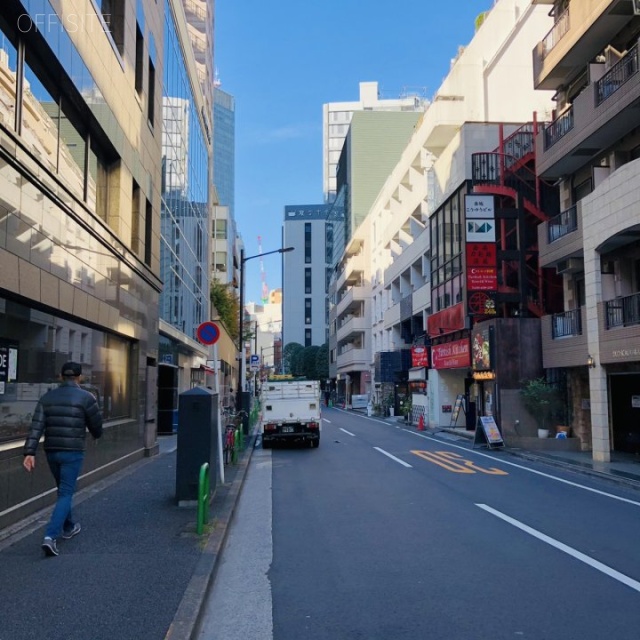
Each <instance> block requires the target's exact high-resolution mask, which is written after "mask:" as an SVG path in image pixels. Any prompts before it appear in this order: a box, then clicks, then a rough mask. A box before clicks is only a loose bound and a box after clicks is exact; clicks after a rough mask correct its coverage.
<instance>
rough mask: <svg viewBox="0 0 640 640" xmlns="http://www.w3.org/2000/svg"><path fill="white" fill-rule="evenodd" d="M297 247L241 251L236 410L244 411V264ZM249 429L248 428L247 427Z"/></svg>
mask: <svg viewBox="0 0 640 640" xmlns="http://www.w3.org/2000/svg"><path fill="white" fill-rule="evenodd" d="M294 249H295V247H283V248H280V249H275V250H273V251H266V252H265V253H257V254H256V255H255V256H248V257H246V258H245V255H244V249H240V313H239V316H240V321H239V323H238V325H239V326H238V350H239V351H240V362H239V363H238V364H239V366H238V392H237V393H236V409H237V410H238V411H240V410H241V409H242V392H243V390H244V389H243V387H244V384H243V381H242V373H243V372H242V365H243V360H244V357H245V356H244V353H245V352H244V336H243V329H244V327H243V325H244V264H245V262H249V260H253V259H254V258H261V257H262V256H268V255H271V254H272V253H287V252H289V251H293V250H294ZM247 429H248V427H247Z"/></svg>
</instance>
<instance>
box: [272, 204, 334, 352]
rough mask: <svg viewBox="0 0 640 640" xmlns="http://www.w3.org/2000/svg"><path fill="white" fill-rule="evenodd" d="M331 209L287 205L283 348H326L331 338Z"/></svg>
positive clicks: (326, 206) (327, 206)
mask: <svg viewBox="0 0 640 640" xmlns="http://www.w3.org/2000/svg"><path fill="white" fill-rule="evenodd" d="M330 209H331V207H330V205H325V204H318V205H287V206H286V207H285V208H284V226H283V246H284V247H294V248H295V251H290V252H287V253H284V254H283V273H282V285H283V299H284V305H283V318H284V325H283V344H284V345H285V346H286V345H287V344H289V343H291V342H297V343H299V344H301V345H302V346H304V347H309V346H312V345H317V346H320V345H323V344H324V343H325V342H326V341H327V338H328V323H329V303H328V299H327V286H328V282H329V278H330V277H331V269H332V264H333V223H332V222H331V221H328V220H327V215H328V213H329V211H330Z"/></svg>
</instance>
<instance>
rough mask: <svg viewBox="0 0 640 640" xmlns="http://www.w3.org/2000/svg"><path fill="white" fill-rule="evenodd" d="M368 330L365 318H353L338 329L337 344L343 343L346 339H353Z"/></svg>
mask: <svg viewBox="0 0 640 640" xmlns="http://www.w3.org/2000/svg"><path fill="white" fill-rule="evenodd" d="M369 328H370V327H369V323H368V322H367V319H366V318H364V317H356V316H353V317H351V318H350V319H349V320H347V321H346V322H344V323H343V324H342V326H340V327H339V328H338V331H337V337H338V342H343V341H344V340H347V339H348V338H352V339H353V336H354V335H356V334H359V333H364V332H365V331H367V330H368V329H369Z"/></svg>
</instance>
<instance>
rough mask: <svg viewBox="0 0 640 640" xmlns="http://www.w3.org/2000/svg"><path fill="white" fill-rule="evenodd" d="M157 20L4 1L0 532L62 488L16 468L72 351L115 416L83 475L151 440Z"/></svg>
mask: <svg viewBox="0 0 640 640" xmlns="http://www.w3.org/2000/svg"><path fill="white" fill-rule="evenodd" d="M107 4H108V5H109V6H110V7H111V8H112V9H113V11H112V13H111V14H109V16H111V15H112V16H113V20H112V21H110V20H111V18H110V17H109V16H107V14H106V13H105V12H106V9H105V7H106V6H107ZM161 15H162V7H161V6H158V5H157V3H156V2H155V0H111V2H110V3H106V2H104V1H103V2H98V3H97V4H96V3H93V4H91V6H90V8H89V9H88V10H87V11H86V12H83V13H82V15H80V14H78V13H71V12H69V11H66V10H65V3H58V2H56V3H50V2H49V1H48V0H28V1H24V2H19V1H18V0H3V2H2V4H1V6H0V528H3V527H4V526H7V525H8V524H10V523H12V522H14V521H17V520H19V519H21V518H22V517H24V516H26V515H28V514H29V513H31V512H33V511H35V510H37V509H40V508H42V507H44V506H46V505H47V504H49V503H50V502H51V499H52V497H53V496H54V493H55V491H51V489H52V488H53V489H55V485H54V483H53V480H52V478H51V477H50V475H49V474H48V471H47V465H46V463H44V461H43V460H41V461H40V463H39V464H38V465H37V466H36V469H35V471H34V475H33V477H32V479H31V481H30V482H28V483H27V482H24V481H23V478H22V477H21V476H19V475H18V474H21V473H22V468H21V462H22V445H23V443H24V436H25V434H26V432H27V430H28V428H29V425H30V422H31V416H32V414H33V411H34V409H35V406H36V404H37V401H38V399H39V398H40V397H41V396H42V395H43V394H44V393H45V392H46V391H47V390H48V389H49V388H51V387H52V386H55V385H56V384H57V383H58V382H59V373H60V367H61V366H62V364H63V363H64V362H65V361H68V360H75V361H77V362H80V363H81V365H82V371H83V380H82V384H83V385H84V386H85V387H86V388H87V389H89V390H90V391H91V392H92V393H94V395H95V396H96V398H97V399H98V402H99V404H100V407H101V409H102V412H103V415H104V419H105V431H104V436H103V440H102V441H101V443H100V449H99V450H98V449H94V448H90V449H89V450H88V451H87V455H86V458H85V464H84V472H85V473H89V474H91V477H94V478H99V477H100V476H101V475H106V474H107V473H110V472H111V471H112V470H115V469H117V468H118V467H119V466H122V465H124V464H128V463H129V462H131V461H132V460H135V459H137V457H142V456H143V455H151V454H153V453H154V452H156V451H157V446H158V445H157V438H156V426H155V423H154V420H153V418H154V416H155V413H156V408H157V405H156V392H155V380H156V370H157V360H158V331H157V327H158V305H159V293H160V289H161V280H160V259H159V249H160V242H159V236H160V182H161V179H160V177H161V171H160V157H161V136H160V128H159V127H158V126H157V124H154V118H153V114H154V113H157V112H158V111H159V105H160V92H159V91H157V88H158V87H156V85H155V82H154V75H153V70H154V68H155V66H156V64H157V57H156V56H157V55H158V52H157V50H156V44H155V43H156V42H161V41H162V33H161V32H159V31H158V27H156V26H155V25H160V24H161V20H162V18H161ZM107 18H109V19H107ZM125 22H129V23H135V24H136V25H137V31H138V32H139V37H138V38H137V39H134V38H129V37H128V36H127V35H126V34H125V32H124V30H123V25H124V24H125ZM154 29H155V31H154ZM87 33H89V34H90V35H91V37H90V38H87V37H86V34H87ZM125 60H137V61H138V63H139V64H137V67H138V68H137V69H134V68H132V66H131V65H128V64H125ZM136 74H137V75H136ZM142 149H144V150H145V151H144V153H143V152H142ZM41 455H42V451H41V450H40V451H39V453H38V456H41Z"/></svg>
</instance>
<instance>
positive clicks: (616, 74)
mask: <svg viewBox="0 0 640 640" xmlns="http://www.w3.org/2000/svg"><path fill="white" fill-rule="evenodd" d="M636 73H638V45H637V44H636V45H634V46H633V47H631V49H630V50H629V52H628V53H627V55H626V56H624V58H622V59H621V60H619V61H618V62H616V64H614V65H613V67H611V69H609V71H607V73H605V74H604V75H603V76H602V78H600V79H599V80H598V81H597V82H596V106H598V105H600V104H602V103H603V102H604V101H605V100H606V99H607V98H608V97H609V96H611V95H613V94H614V93H615V92H616V91H617V90H618V89H619V88H620V87H621V86H622V85H623V84H624V83H625V82H627V80H629V78H631V77H632V76H634V75H635V74H636Z"/></svg>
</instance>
